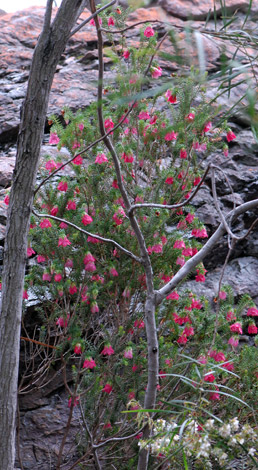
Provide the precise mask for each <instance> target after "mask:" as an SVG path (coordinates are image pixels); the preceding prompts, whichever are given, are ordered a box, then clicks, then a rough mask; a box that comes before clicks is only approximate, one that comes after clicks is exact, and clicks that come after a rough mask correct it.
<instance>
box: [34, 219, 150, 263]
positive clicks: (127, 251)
mask: <svg viewBox="0 0 258 470" xmlns="http://www.w3.org/2000/svg"><path fill="white" fill-rule="evenodd" d="M32 212H33V214H34V215H35V216H36V217H40V218H42V217H45V218H46V219H53V220H56V221H57V222H64V223H65V224H67V225H69V226H70V227H73V228H74V229H75V230H78V231H79V232H81V233H83V234H84V235H88V236H90V237H94V238H97V239H98V240H100V241H102V242H104V243H112V244H113V245H115V246H116V247H117V248H118V249H119V250H121V251H122V252H123V253H125V254H126V255H128V256H130V258H133V259H134V260H135V261H137V262H138V263H141V264H142V260H141V258H139V257H138V256H136V255H134V254H133V253H131V251H129V250H127V249H126V248H124V247H123V246H121V245H119V243H117V242H115V240H111V239H110V238H104V237H101V236H100V235H96V234H95V233H91V232H87V230H83V229H82V228H81V227H78V225H75V224H73V223H72V222H69V221H68V220H66V219H61V218H60V217H56V216H54V215H50V214H38V212H36V211H35V210H33V211H32Z"/></svg>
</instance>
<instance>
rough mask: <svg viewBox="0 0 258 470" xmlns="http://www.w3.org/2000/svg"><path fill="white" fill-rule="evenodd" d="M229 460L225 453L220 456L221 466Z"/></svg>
mask: <svg viewBox="0 0 258 470" xmlns="http://www.w3.org/2000/svg"><path fill="white" fill-rule="evenodd" d="M227 458H228V454H226V452H223V454H221V455H220V456H219V464H220V465H224V464H225V463H226V461H227Z"/></svg>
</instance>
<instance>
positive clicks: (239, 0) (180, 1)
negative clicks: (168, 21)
mask: <svg viewBox="0 0 258 470" xmlns="http://www.w3.org/2000/svg"><path fill="white" fill-rule="evenodd" d="M253 3H254V5H253V12H256V10H257V6H256V5H255V3H256V2H253ZM159 4H160V5H161V6H162V7H163V8H164V9H165V10H166V11H167V12H168V13H170V14H171V15H173V16H178V17H179V18H182V19H184V20H186V19H189V18H192V19H194V20H203V19H205V18H206V17H207V15H208V13H209V11H210V10H211V12H213V8H214V1H213V0H159ZM215 4H216V11H217V15H220V14H221V3H220V1H219V0H216V3H215ZM248 5H249V0H226V6H227V12H228V13H231V14H232V13H234V12H235V11H236V10H242V11H247V9H248Z"/></svg>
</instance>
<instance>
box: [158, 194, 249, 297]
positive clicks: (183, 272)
mask: <svg viewBox="0 0 258 470" xmlns="http://www.w3.org/2000/svg"><path fill="white" fill-rule="evenodd" d="M257 207H258V199H254V200H253V201H249V202H245V203H244V204H241V206H238V207H236V209H234V210H233V211H231V212H229V213H228V214H227V216H226V218H229V219H230V218H232V220H233V219H235V218H236V217H238V216H239V215H241V214H243V213H244V212H246V211H249V210H252V209H255V208H257ZM253 225H254V224H253ZM225 232H226V229H225V226H224V224H223V223H221V224H220V226H219V227H218V228H217V230H216V232H215V233H214V234H213V235H212V237H211V238H210V239H209V240H208V241H207V243H206V244H205V245H204V246H203V247H202V248H201V250H200V251H199V252H198V253H197V254H196V255H194V256H193V257H192V258H191V259H189V260H188V261H187V262H186V263H185V264H184V266H182V268H181V269H179V271H178V272H177V273H176V274H175V276H174V277H173V279H171V281H170V282H168V283H167V284H166V285H165V286H163V287H162V288H161V289H159V290H158V291H156V305H158V304H160V303H161V302H162V300H163V299H164V298H165V297H166V296H167V295H168V294H169V293H170V292H171V291H172V290H173V289H175V287H176V286H177V285H178V284H179V283H180V282H181V281H182V280H183V279H184V278H185V277H186V276H187V275H188V274H189V273H190V272H191V271H192V270H193V269H194V268H195V266H197V264H199V263H200V262H201V261H202V260H203V259H204V258H205V256H207V255H208V254H209V253H210V251H211V250H212V249H213V247H214V246H215V245H216V243H217V242H218V241H219V239H220V238H221V237H222V236H223V235H224V233H225Z"/></svg>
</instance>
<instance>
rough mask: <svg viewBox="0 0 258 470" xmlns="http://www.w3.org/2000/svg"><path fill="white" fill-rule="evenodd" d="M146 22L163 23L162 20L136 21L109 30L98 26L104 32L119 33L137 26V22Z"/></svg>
mask: <svg viewBox="0 0 258 470" xmlns="http://www.w3.org/2000/svg"><path fill="white" fill-rule="evenodd" d="M146 23H163V21H160V20H145V21H138V23H134V24H132V25H131V26H127V27H126V28H123V29H115V30H113V29H112V30H109V29H105V28H100V30H101V31H103V32H104V33H112V34H114V33H115V34H119V33H124V32H125V31H128V30H129V29H132V28H135V27H136V26H139V24H146Z"/></svg>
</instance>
